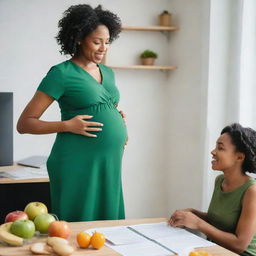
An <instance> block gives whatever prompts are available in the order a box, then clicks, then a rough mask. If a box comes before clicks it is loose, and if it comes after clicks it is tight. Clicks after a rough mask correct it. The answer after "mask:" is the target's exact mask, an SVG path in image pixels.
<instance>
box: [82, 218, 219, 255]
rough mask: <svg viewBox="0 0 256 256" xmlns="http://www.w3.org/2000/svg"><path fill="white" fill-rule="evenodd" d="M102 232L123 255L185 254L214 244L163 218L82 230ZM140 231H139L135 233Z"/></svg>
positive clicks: (110, 245) (111, 246)
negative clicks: (137, 223) (156, 221)
mask: <svg viewBox="0 0 256 256" xmlns="http://www.w3.org/2000/svg"><path fill="white" fill-rule="evenodd" d="M94 231H97V232H101V233H103V234H104V235H105V236H106V238H107V241H108V242H107V244H106V245H107V246H109V247H110V248H112V249H113V250H115V251H117V252H118V253H120V254H122V255H124V256H144V255H145V256H167V255H173V254H175V253H179V254H180V255H183V256H187V255H188V252H190V251H192V250H193V249H194V248H196V247H207V246H211V245H215V244H214V243H212V242H209V241H207V240H205V239H203V238H201V237H199V236H196V235H194V234H192V233H191V232H189V231H187V230H185V229H181V228H174V227H171V226H169V225H167V223H166V222H160V223H153V224H140V225H131V226H118V227H106V228H97V229H89V230H85V232H88V233H92V232H94ZM138 232H139V234H138Z"/></svg>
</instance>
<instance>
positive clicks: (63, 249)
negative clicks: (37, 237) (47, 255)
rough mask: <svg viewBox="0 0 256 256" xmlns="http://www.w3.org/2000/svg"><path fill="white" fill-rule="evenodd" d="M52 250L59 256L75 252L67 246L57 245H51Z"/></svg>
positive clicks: (66, 255)
mask: <svg viewBox="0 0 256 256" xmlns="http://www.w3.org/2000/svg"><path fill="white" fill-rule="evenodd" d="M52 248H53V251H54V252H55V253H57V254H58V255H61V256H69V255H71V254H72V253H73V252H74V251H75V250H74V248H73V247H72V246H71V245H69V244H61V243H57V244H55V245H53V247H52Z"/></svg>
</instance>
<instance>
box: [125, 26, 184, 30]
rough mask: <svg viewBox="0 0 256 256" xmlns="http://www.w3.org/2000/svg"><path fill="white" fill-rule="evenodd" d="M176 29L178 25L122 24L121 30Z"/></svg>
mask: <svg viewBox="0 0 256 256" xmlns="http://www.w3.org/2000/svg"><path fill="white" fill-rule="evenodd" d="M178 29H179V27H174V26H147V27H142V26H141V27H137V26H136V27H135V26H134V27H133V26H122V30H133V31H173V30H178Z"/></svg>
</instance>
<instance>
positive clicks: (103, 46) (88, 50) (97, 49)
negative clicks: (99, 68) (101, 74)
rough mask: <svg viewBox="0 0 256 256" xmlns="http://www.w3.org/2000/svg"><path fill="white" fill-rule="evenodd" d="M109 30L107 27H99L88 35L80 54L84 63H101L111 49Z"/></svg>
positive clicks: (81, 45) (82, 44)
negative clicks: (109, 48)
mask: <svg viewBox="0 0 256 256" xmlns="http://www.w3.org/2000/svg"><path fill="white" fill-rule="evenodd" d="M109 39H110V35H109V30H108V28H107V27H106V26H105V25H99V26H98V27H97V28H96V29H95V30H94V31H92V32H91V33H90V34H89V35H87V36H86V37H85V38H84V39H83V40H82V41H81V44H80V52H79V53H80V54H79V55H78V58H82V59H83V62H87V63H90V62H93V63H96V64H99V63H101V61H102V59H103V57H104V55H105V54H106V52H107V50H108V47H109Z"/></svg>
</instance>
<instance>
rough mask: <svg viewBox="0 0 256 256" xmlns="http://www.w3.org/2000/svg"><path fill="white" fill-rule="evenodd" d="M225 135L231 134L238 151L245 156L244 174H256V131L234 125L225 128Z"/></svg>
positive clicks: (223, 131)
mask: <svg viewBox="0 0 256 256" xmlns="http://www.w3.org/2000/svg"><path fill="white" fill-rule="evenodd" d="M223 133H227V134H229V136H230V137H231V141H232V143H233V144H234V145H235V147H236V151H237V152H241V153H244V155H245V159H244V162H243V164H242V172H243V173H245V172H250V173H256V131H255V130H253V129H251V128H247V127H243V126H242V125H240V124H238V123H234V124H231V125H229V126H226V127H225V128H223V130H222V131H221V134H223Z"/></svg>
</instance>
